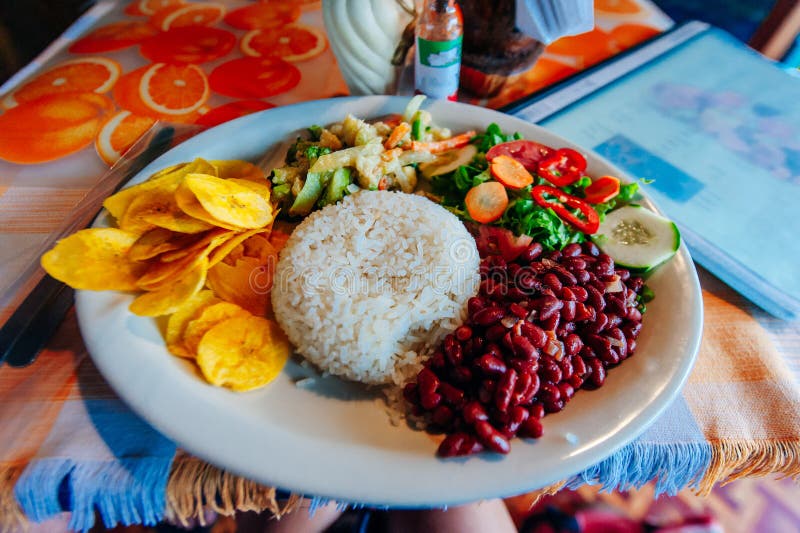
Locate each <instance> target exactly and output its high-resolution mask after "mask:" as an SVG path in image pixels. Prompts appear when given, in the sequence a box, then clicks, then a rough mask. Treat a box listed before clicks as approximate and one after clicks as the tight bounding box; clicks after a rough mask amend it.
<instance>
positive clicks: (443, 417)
mask: <svg viewBox="0 0 800 533" xmlns="http://www.w3.org/2000/svg"><path fill="white" fill-rule="evenodd" d="M431 420H432V421H433V423H434V424H436V425H437V426H440V427H446V426H447V425H448V424H449V423H450V422H452V420H453V410H452V409H450V408H449V407H447V406H446V405H439V406H438V407H436V409H434V410H433V414H432V415H431Z"/></svg>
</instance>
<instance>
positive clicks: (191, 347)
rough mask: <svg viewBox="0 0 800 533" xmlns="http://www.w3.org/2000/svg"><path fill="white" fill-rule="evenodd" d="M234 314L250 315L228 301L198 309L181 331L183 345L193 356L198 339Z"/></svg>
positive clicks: (198, 342)
mask: <svg viewBox="0 0 800 533" xmlns="http://www.w3.org/2000/svg"><path fill="white" fill-rule="evenodd" d="M236 316H250V313H248V312H247V311H246V310H244V309H242V308H241V307H239V306H238V305H236V304H232V303H230V302H219V303H214V304H212V305H209V306H207V307H205V308H203V309H201V310H200V313H199V314H198V315H197V317H195V318H194V319H192V320H190V321H189V323H188V324H187V325H186V329H185V330H184V333H183V345H184V346H185V347H186V350H187V351H188V352H189V353H190V354H192V355H193V356H194V355H196V354H197V346H198V345H199V344H200V339H202V338H203V335H205V334H206V332H207V331H208V330H210V329H211V328H213V327H214V326H216V325H217V324H219V323H220V322H222V321H224V320H228V319H229V318H233V317H236Z"/></svg>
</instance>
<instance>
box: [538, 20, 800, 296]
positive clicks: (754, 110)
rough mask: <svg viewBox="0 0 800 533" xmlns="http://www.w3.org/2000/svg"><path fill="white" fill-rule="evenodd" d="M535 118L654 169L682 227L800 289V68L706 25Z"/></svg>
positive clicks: (652, 188) (614, 156)
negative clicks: (799, 73) (794, 70)
mask: <svg viewBox="0 0 800 533" xmlns="http://www.w3.org/2000/svg"><path fill="white" fill-rule="evenodd" d="M541 124H542V125H543V126H545V127H547V128H549V129H552V130H553V131H555V132H556V133H559V134H561V135H563V136H565V137H567V138H569V139H570V140H572V141H574V142H576V143H579V144H581V145H583V146H586V147H591V148H593V149H594V150H595V151H597V152H598V153H599V154H600V155H602V156H604V157H606V158H608V159H609V160H611V161H613V162H614V163H616V164H618V165H619V166H621V167H622V168H623V169H625V170H626V171H627V172H628V173H629V174H631V175H632V176H633V177H636V178H646V179H647V180H653V181H652V183H650V184H648V185H644V186H643V188H644V190H645V191H646V192H647V193H648V194H649V195H650V196H651V197H652V198H653V199H654V200H655V201H656V202H657V203H658V204H659V206H660V207H661V208H662V209H663V210H664V211H665V212H666V213H667V214H668V215H669V216H670V217H672V218H673V219H674V220H675V221H676V222H678V224H679V226H681V227H682V228H684V229H686V230H688V231H690V232H692V233H693V234H695V235H697V236H698V237H699V238H700V239H699V240H698V241H700V240H702V241H705V242H706V243H709V244H711V245H713V246H715V247H717V248H718V249H719V250H718V251H719V252H720V253H722V254H724V255H725V256H727V257H729V258H730V259H731V260H733V261H734V262H736V263H739V264H740V265H743V266H744V267H745V269H746V270H747V271H749V274H750V275H752V276H753V278H754V279H755V280H756V281H758V282H766V284H768V285H771V286H772V288H773V289H775V290H776V293H778V294H780V293H784V294H786V295H789V296H791V297H792V298H794V299H795V300H800V269H798V268H797V266H796V265H797V260H798V259H800V239H799V238H798V234H799V233H800V217H798V213H800V207H798V204H800V79H797V78H793V77H791V76H789V75H788V74H786V73H785V72H784V71H782V70H780V69H779V68H777V67H776V66H775V65H773V64H771V63H770V62H768V61H765V60H764V59H763V58H762V57H761V56H759V55H758V54H756V53H755V52H752V51H751V50H749V49H746V48H745V47H744V46H743V45H742V44H741V43H739V42H738V41H735V39H734V38H733V37H731V36H729V35H728V34H726V33H724V32H722V31H720V30H716V29H712V30H709V31H707V32H704V33H702V34H701V35H699V36H697V37H695V38H694V39H692V40H691V41H689V42H688V43H686V44H684V45H682V46H680V47H678V48H676V49H674V50H672V51H670V52H668V53H667V54H665V55H663V56H661V57H660V58H658V59H656V60H654V61H652V62H650V63H648V64H647V65H645V66H643V67H641V68H639V69H638V70H636V71H635V72H634V73H632V74H629V75H627V76H624V77H622V78H620V79H619V80H617V81H615V82H613V83H612V84H610V85H608V86H606V87H604V88H603V89H600V90H598V91H596V92H594V93H593V94H591V95H589V96H587V97H585V98H583V99H582V100H580V101H578V102H577V103H575V104H573V105H571V106H569V107H566V108H565V109H563V110H561V111H559V112H557V113H555V114H554V115H551V116H550V117H548V118H546V119H545V120H543V121H542V122H541ZM695 247H697V246H696V245H695ZM691 251H692V253H693V254H694V255H695V256H700V255H706V256H708V255H709V254H710V253H711V252H713V251H711V250H695V248H692V250H691ZM701 263H702V261H701ZM715 273H717V275H719V276H720V277H721V278H722V279H725V278H726V275H725V274H726V273H724V272H723V273H720V272H715ZM727 274H729V275H728V276H727V277H728V278H729V279H726V281H728V282H729V283H731V281H733V282H734V283H731V284H732V285H735V282H736V281H737V280H732V279H731V277H732V276H730V274H731V272H730V271H729V272H727ZM738 281H739V284H740V285H741V284H742V283H741V282H742V280H741V279H739V280H738ZM745 284H746V283H745ZM739 288H743V287H739ZM745 289H746V288H745ZM743 292H744V293H745V294H746V295H747V291H746V290H744V291H743ZM754 300H755V301H757V302H758V299H757V298H754Z"/></svg>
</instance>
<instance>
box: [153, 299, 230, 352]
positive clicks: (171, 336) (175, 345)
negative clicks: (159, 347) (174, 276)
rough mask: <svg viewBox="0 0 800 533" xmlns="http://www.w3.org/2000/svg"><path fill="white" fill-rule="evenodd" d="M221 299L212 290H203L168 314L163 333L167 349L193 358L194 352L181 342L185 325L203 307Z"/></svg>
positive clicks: (195, 316) (197, 314)
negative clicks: (164, 332) (165, 329)
mask: <svg viewBox="0 0 800 533" xmlns="http://www.w3.org/2000/svg"><path fill="white" fill-rule="evenodd" d="M221 301H222V300H220V299H219V298H217V297H216V296H214V292H213V291H209V290H203V291H200V292H198V293H197V294H195V295H194V296H192V297H191V298H189V299H188V300H186V301H185V302H184V303H183V304H182V305H181V306H180V307H179V308H178V310H177V311H175V312H174V313H172V314H171V315H169V320H168V321H167V331H166V334H165V340H166V341H167V349H168V350H169V351H170V352H171V353H173V354H175V355H178V356H180V357H187V358H190V359H194V358H195V355H196V354H194V353H192V352H189V350H188V349H187V348H186V344H185V343H184V342H183V335H184V333H185V332H186V326H188V325H189V322H191V321H192V320H194V319H195V318H197V317H198V316H199V315H200V312H201V311H202V310H203V309H205V308H206V307H208V306H210V305H213V304H215V303H218V302H221Z"/></svg>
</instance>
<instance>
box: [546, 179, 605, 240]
mask: <svg viewBox="0 0 800 533" xmlns="http://www.w3.org/2000/svg"><path fill="white" fill-rule="evenodd" d="M546 194H549V195H550V196H554V197H555V199H556V200H558V201H553V200H548V199H547V198H545V195H546ZM531 197H532V198H533V200H534V201H535V202H536V203H537V204H539V205H540V206H542V207H544V208H548V207H549V208H550V209H552V210H553V211H555V213H556V214H557V215H558V216H559V217H560V218H561V220H563V221H565V222H568V223H569V224H572V225H573V226H574V227H575V228H577V229H578V230H580V231H582V232H584V233H586V234H588V235H591V234H593V233H597V229H598V228H599V227H600V217H599V216H598V214H597V211H595V210H594V208H593V207H592V206H591V205H589V204H588V203H586V202H585V201H584V200H581V199H580V198H577V197H575V196H572V195H570V194H567V193H565V192H564V191H562V190H561V189H556V188H555V187H550V186H548V185H537V186H536V187H534V188H533V189H531ZM568 207H570V208H572V209H577V210H578V211H580V213H581V214H582V215H583V216H584V218H582V219H581V218H579V217H578V216H577V215H575V214H574V213H573V212H572V211H570V210H569V209H567V208H568Z"/></svg>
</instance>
